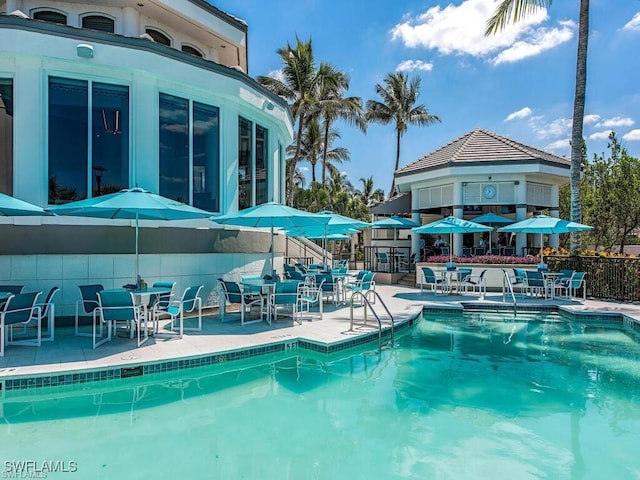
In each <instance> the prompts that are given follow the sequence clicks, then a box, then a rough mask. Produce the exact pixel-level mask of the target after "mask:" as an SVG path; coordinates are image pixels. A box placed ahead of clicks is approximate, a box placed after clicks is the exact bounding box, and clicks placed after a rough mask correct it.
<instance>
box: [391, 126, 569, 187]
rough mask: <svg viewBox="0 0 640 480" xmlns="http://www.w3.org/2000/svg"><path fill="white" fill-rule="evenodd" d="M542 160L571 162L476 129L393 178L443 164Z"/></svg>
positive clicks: (399, 172) (565, 164)
mask: <svg viewBox="0 0 640 480" xmlns="http://www.w3.org/2000/svg"><path fill="white" fill-rule="evenodd" d="M496 161H501V162H505V161H513V162H523V161H524V162H531V161H543V162H551V163H557V164H560V165H562V166H563V167H566V166H570V165H571V160H570V159H568V158H563V157H559V156H557V155H553V154H551V153H547V152H544V151H542V150H539V149H537V148H534V147H530V146H529V145H525V144H523V143H519V142H515V141H513V140H511V139H509V138H506V137H503V136H501V135H497V134H495V133H493V132H490V131H488V130H483V129H481V128H476V129H475V130H472V131H471V132H469V133H467V134H466V135H463V136H462V137H460V138H457V139H456V140H454V141H452V142H451V143H449V144H447V145H445V146H444V147H441V148H439V149H438V150H435V151H434V152H431V153H430V154H428V155H425V156H424V157H422V158H420V159H418V160H416V161H415V162H413V163H410V164H409V165H406V166H404V167H402V168H400V169H398V170H396V173H395V174H396V176H401V175H409V174H413V173H418V172H421V171H425V170H431V169H434V168H441V167H443V166H447V165H452V164H453V165H455V164H457V165H458V166H460V164H465V163H478V162H496Z"/></svg>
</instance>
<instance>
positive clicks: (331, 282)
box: [316, 273, 340, 305]
mask: <svg viewBox="0 0 640 480" xmlns="http://www.w3.org/2000/svg"><path fill="white" fill-rule="evenodd" d="M316 284H318V285H320V284H322V296H323V297H325V298H326V299H327V300H329V298H331V301H332V302H333V304H334V305H336V304H337V303H338V300H339V299H340V283H338V282H337V281H336V279H335V278H333V275H332V274H330V273H318V274H316Z"/></svg>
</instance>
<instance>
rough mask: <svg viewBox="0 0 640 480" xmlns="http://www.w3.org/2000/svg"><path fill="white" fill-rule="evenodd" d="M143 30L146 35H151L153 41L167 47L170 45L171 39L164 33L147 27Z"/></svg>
mask: <svg viewBox="0 0 640 480" xmlns="http://www.w3.org/2000/svg"><path fill="white" fill-rule="evenodd" d="M145 31H146V32H147V34H148V35H151V38H153V41H154V42H156V43H161V44H162V45H168V46H169V47H170V46H171V39H170V38H169V37H167V36H166V35H165V34H164V33H162V32H159V31H158V30H154V29H153V28H147V29H146V30H145Z"/></svg>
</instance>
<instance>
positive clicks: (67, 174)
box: [49, 77, 130, 204]
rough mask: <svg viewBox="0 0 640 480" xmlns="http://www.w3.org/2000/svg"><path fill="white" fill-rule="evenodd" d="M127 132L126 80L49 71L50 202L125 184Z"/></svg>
mask: <svg viewBox="0 0 640 480" xmlns="http://www.w3.org/2000/svg"><path fill="white" fill-rule="evenodd" d="M89 99H91V101H89ZM129 133H130V129H129V88H128V87H127V86H125V85H111V84H106V83H98V82H90V81H85V80H73V79H69V78H59V77H49V204H60V203H66V202H69V201H74V200H80V199H83V198H88V197H96V196H100V195H104V194H106V193H112V192H117V191H119V190H121V189H122V188H126V187H128V186H129Z"/></svg>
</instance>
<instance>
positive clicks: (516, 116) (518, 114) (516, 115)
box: [504, 107, 533, 122]
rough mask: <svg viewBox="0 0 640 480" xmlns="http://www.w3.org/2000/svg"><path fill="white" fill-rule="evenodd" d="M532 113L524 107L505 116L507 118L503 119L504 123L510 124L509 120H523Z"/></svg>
mask: <svg viewBox="0 0 640 480" xmlns="http://www.w3.org/2000/svg"><path fill="white" fill-rule="evenodd" d="M532 113H533V110H531V109H530V108H529V107H524V108H521V109H520V110H517V111H515V112H512V113H510V114H509V115H507V118H505V119H504V121H505V122H510V121H511V120H521V119H523V118H527V117H530V116H531V114H532Z"/></svg>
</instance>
